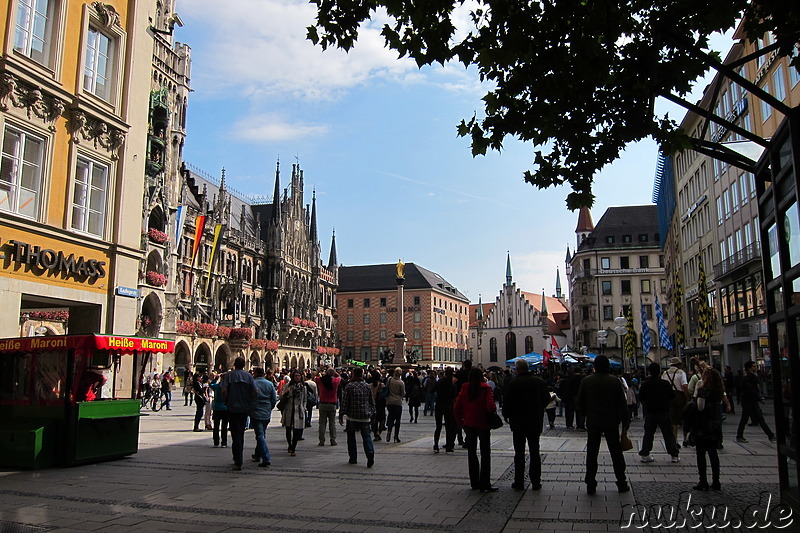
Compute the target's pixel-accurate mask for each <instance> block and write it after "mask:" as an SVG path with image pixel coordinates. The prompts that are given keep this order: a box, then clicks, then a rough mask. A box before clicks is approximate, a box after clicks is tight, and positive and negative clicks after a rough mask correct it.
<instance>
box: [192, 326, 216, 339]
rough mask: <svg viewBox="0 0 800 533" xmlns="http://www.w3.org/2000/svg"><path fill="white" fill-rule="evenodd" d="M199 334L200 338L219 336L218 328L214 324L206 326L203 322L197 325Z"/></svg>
mask: <svg viewBox="0 0 800 533" xmlns="http://www.w3.org/2000/svg"><path fill="white" fill-rule="evenodd" d="M196 331H197V334H198V335H199V336H200V337H209V338H210V337H213V336H214V335H216V334H217V326H215V325H214V324H205V323H203V322H201V323H199V324H197V330H196Z"/></svg>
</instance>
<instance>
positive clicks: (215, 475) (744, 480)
mask: <svg viewBox="0 0 800 533" xmlns="http://www.w3.org/2000/svg"><path fill="white" fill-rule="evenodd" d="M193 416H194V408H193V407H184V406H183V405H181V404H176V405H175V407H174V408H173V410H172V411H160V412H158V413H148V414H147V416H144V417H142V423H141V431H140V446H139V453H138V454H136V455H133V456H131V457H129V458H126V459H123V460H117V461H108V462H104V463H98V464H93V465H86V466H79V467H74V468H54V469H48V470H40V471H8V470H6V471H0V533H11V532H20V533H35V532H40V531H48V532H49V531H125V532H129V531H131V532H136V531H143V532H144V531H146V532H148V533H153V532H160V531H191V532H193V533H197V532H200V531H202V532H203V533H211V532H218V531H219V532H223V531H224V532H237V531H241V532H245V531H258V530H267V529H268V530H270V531H275V532H287V533H291V532H307V531H348V532H362V531H369V532H370V533H373V532H376V533H382V532H386V533H391V532H399V531H412V532H440V531H442V532H447V531H454V532H462V531H464V532H471V531H475V532H477V531H481V532H486V533H500V532H509V533H510V532H522V531H537V532H543V533H555V532H566V531H586V532H589V531H625V530H626V529H627V530H634V531H679V530H682V531H687V529H676V528H668V527H665V526H664V525H660V524H659V525H658V527H651V525H648V526H647V527H642V524H641V523H640V524H639V527H635V526H633V525H632V526H630V527H628V528H624V527H623V525H624V520H623V518H624V516H627V515H626V514H625V513H628V514H629V511H630V510H631V509H636V508H637V507H635V506H637V505H638V506H639V507H638V508H647V509H654V508H655V507H654V506H665V505H674V506H678V505H679V504H680V502H681V497H684V498H686V497H688V495H691V497H692V498H693V499H692V500H691V501H692V504H697V505H705V506H708V505H711V506H715V507H725V508H726V509H728V510H729V512H731V513H739V514H741V513H743V512H744V510H745V509H747V508H748V506H751V505H753V504H757V503H759V499H760V498H761V497H762V494H763V493H765V492H766V493H768V494H772V495H773V497H774V503H773V505H776V504H777V503H779V502H778V501H777V498H778V487H777V475H778V474H777V466H776V463H777V461H776V454H775V448H774V445H773V444H771V443H769V442H768V440H767V438H766V436H764V435H763V433H761V431H760V429H759V428H750V427H748V431H747V433H746V434H747V436H748V439H749V440H750V442H749V443H747V444H737V443H735V442H734V439H733V437H734V435H735V429H736V428H735V425H736V423H737V422H738V417H737V416H730V417H729V419H728V420H727V421H726V422H725V424H724V433H725V439H726V443H725V449H724V450H723V452H722V453H721V462H722V472H723V475H722V485H723V490H722V492H704V493H699V492H693V491H691V487H692V485H694V484H695V483H696V482H697V472H696V466H695V465H696V463H695V456H694V450H691V449H684V450H682V454H681V458H682V462H681V463H678V464H673V463H671V462H670V458H669V455H667V453H666V450H665V448H664V444H663V442H661V440H660V439H658V438H657V440H656V445H655V450H654V452H653V455H654V457H655V458H656V461H655V462H654V463H650V464H643V463H641V462H640V461H639V456H638V455H637V454H636V450H638V445H639V441H640V439H641V434H642V429H641V427H642V421H641V420H635V421H634V424H633V427H632V428H631V432H630V435H631V438H632V440H633V441H634V450H633V451H631V452H627V453H626V454H625V457H626V461H627V464H628V476H629V479H630V483H631V487H632V491H631V492H629V493H626V494H619V493H618V492H617V490H616V486H615V485H614V475H613V470H612V467H611V460H610V458H609V457H608V454H607V453H606V451H605V446H604V445H603V448H601V454H600V470H599V473H598V482H599V486H598V489H597V494H595V495H593V496H589V495H587V494H586V489H585V485H584V483H583V476H584V466H583V465H584V461H585V457H584V451H585V447H586V434H585V432H582V431H579V430H570V429H566V428H564V427H563V424H564V419H563V418H557V421H556V424H557V427H556V429H554V430H550V429H546V430H545V432H544V433H543V435H542V439H541V447H542V453H543V463H544V464H543V485H544V486H543V487H542V489H541V490H538V491H533V490H530V488H529V486H528V488H527V490H524V491H515V490H512V489H511V482H512V480H513V445H512V441H511V434H510V431H509V430H508V427H507V426H505V427H503V428H501V429H500V430H498V431H496V432H493V434H492V476H491V477H492V481H493V483H494V484H495V485H496V486H497V487H499V488H500V491H499V492H496V493H485V494H484V493H480V492H477V491H472V490H470V487H469V481H468V476H467V458H466V450H464V449H462V448H460V447H457V448H456V451H455V453H451V454H450V453H445V452H444V451H443V450H444V446H443V444H444V442H443V441H442V442H440V446H441V448H442V452H441V453H439V454H434V453H433V449H432V446H433V440H432V434H433V428H434V422H433V417H431V416H427V417H426V416H420V417H419V423H416V424H410V423H409V422H408V418H404V420H403V422H402V426H401V429H400V438H401V439H402V442H401V443H399V444H397V443H387V442H385V441H383V442H376V443H375V447H376V463H375V466H374V467H373V468H371V469H367V468H366V458H365V457H364V455H363V451H361V444H360V439H359V452H360V456H359V463H358V464H355V465H350V464H348V461H347V450H346V437H345V435H344V434H343V433H340V436H339V438H338V439H337V440H338V446H335V447H333V446H329V445H326V446H324V447H320V446H317V442H318V438H317V421H316V417H315V419H314V422H313V426H312V427H311V428H309V429H307V430H306V432H305V440H304V441H302V442H301V443H300V444H299V445H298V449H297V456H296V457H290V456H289V454H288V453H287V451H286V442H285V438H284V430H283V428H281V427H280V425H279V418H278V416H277V415H275V416H274V417H273V423H272V424H271V425H270V426H269V428H268V430H267V441H268V444H269V448H270V452H271V455H272V457H271V459H272V465H271V466H269V467H266V468H260V467H258V466H257V464H256V463H255V462H251V461H249V456H250V454H251V453H252V450H253V446H254V438H253V436H252V432H249V433H248V435H247V440H246V447H245V457H246V458H247V460H246V462H245V464H244V466H243V468H242V470H241V471H239V472H236V471H233V470H232V469H231V465H232V460H231V452H230V448H214V447H213V446H212V444H211V432H210V431H204V432H201V433H195V432H192V420H193ZM768 420H770V418H768ZM771 425H773V426H774V423H771ZM339 431H340V432H341V427H339ZM326 439H327V436H326ZM687 491H689V492H688V493H687ZM682 494H683V496H682ZM797 522H798V523H800V520H798V521H797ZM651 524H652V523H651ZM667 525H669V524H667ZM733 530H734V529H732V528H730V527H729V528H719V527H712V528H702V527H701V528H696V529H692V530H691V531H715V532H716V531H733ZM736 530H737V531H741V530H744V529H741V528H739V529H736ZM769 530H770V529H769V528H766V529H763V528H762V529H760V531H769ZM795 530H797V529H796V528H795V524H792V526H790V527H789V528H786V529H783V530H782V531H795Z"/></svg>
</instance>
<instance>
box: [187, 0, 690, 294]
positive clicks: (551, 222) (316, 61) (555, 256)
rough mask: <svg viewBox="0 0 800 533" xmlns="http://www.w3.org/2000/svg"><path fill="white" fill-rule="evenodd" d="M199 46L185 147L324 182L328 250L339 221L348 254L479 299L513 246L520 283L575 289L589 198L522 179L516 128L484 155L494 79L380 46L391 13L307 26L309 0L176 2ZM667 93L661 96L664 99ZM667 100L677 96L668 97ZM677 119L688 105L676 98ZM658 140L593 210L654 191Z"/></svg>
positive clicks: (258, 180)
mask: <svg viewBox="0 0 800 533" xmlns="http://www.w3.org/2000/svg"><path fill="white" fill-rule="evenodd" d="M176 7H177V10H178V12H179V13H180V15H181V17H182V19H183V21H184V22H185V27H183V28H177V30H176V40H178V41H181V42H185V43H186V44H188V45H189V46H190V47H191V48H192V88H193V90H194V92H193V93H192V95H191V96H190V102H189V111H188V117H187V129H188V138H187V144H186V147H185V149H184V159H185V160H186V161H187V162H189V163H191V164H193V165H195V166H196V167H199V168H200V169H202V170H204V171H205V172H208V173H210V174H212V175H214V176H219V175H220V169H221V168H223V167H224V168H225V169H226V181H227V182H228V183H229V184H230V186H231V187H233V188H234V189H236V190H238V191H240V192H241V193H243V194H261V195H271V194H272V187H273V185H274V176H275V165H276V162H277V161H278V160H279V159H280V162H281V169H282V180H281V183H282V185H283V186H286V185H287V184H288V181H289V177H290V171H291V165H292V164H293V163H295V162H297V161H299V163H300V166H301V168H302V169H303V170H304V175H305V187H306V199H305V200H306V203H310V202H311V194H312V189H313V190H316V195H317V211H318V222H319V232H320V239H321V241H322V249H323V259H324V260H325V261H327V258H328V253H329V250H330V237H331V232H332V231H333V230H334V229H335V231H336V244H337V252H338V258H339V261H340V263H342V264H344V265H363V264H376V263H393V262H396V261H397V260H398V259H399V258H402V259H403V261H405V262H406V263H408V262H414V263H417V264H419V265H421V266H423V267H425V268H428V269H430V270H433V271H435V272H438V273H439V274H441V275H442V276H443V277H444V278H446V279H447V280H448V281H450V282H451V283H453V284H454V285H455V286H456V287H458V289H459V290H461V291H462V292H463V293H464V294H466V295H467V296H468V297H469V298H470V300H471V301H472V302H473V303H475V302H477V301H478V295H479V294H480V295H482V298H483V301H484V302H487V301H493V300H494V298H495V297H496V295H497V294H498V292H499V291H500V289H501V287H502V284H503V282H504V281H505V265H506V253H507V252H510V253H511V261H512V268H513V274H514V279H515V281H516V282H517V285H518V286H519V287H521V288H522V289H523V290H526V291H530V292H541V291H542V289H544V290H545V291H546V292H547V294H548V295H550V294H553V293H554V291H555V277H556V268H557V267H558V268H559V269H560V272H561V283H562V286H563V287H564V290H565V291H566V287H567V283H566V279H565V276H564V258H565V255H566V248H567V245H569V246H570V249H571V250H574V242H575V233H574V231H575V226H576V223H577V212H570V211H568V210H567V209H566V207H565V202H564V200H565V198H566V196H567V194H568V193H569V190H568V189H567V188H565V187H559V188H554V189H549V190H539V189H536V188H534V187H532V186H531V185H528V184H526V183H525V182H524V181H523V180H522V174H523V172H524V171H525V170H527V169H528V168H530V167H529V164H530V162H531V160H532V158H533V147H531V146H528V145H523V144H521V143H518V142H515V141H512V140H508V141H507V143H506V147H505V150H504V151H503V152H502V153H499V154H498V153H496V152H493V153H490V154H489V155H487V156H485V157H483V156H479V157H477V158H473V157H472V155H471V151H470V146H469V140H468V139H465V138H459V137H457V136H456V125H457V124H458V123H459V121H460V120H461V119H462V118H467V119H468V118H469V117H471V116H472V115H473V113H475V112H479V113H480V111H481V109H482V106H481V100H480V98H481V96H482V95H483V94H484V92H485V88H482V87H481V85H480V83H479V81H478V79H477V76H476V75H475V73H474V72H472V71H468V70H465V69H464V68H463V67H461V66H460V65H449V66H446V67H438V68H433V67H431V68H426V69H423V70H422V71H420V70H419V69H417V67H416V65H415V64H414V63H413V62H411V61H409V60H398V59H397V58H396V55H395V54H394V53H393V52H392V51H390V50H386V49H385V48H384V47H383V40H382V38H381V37H380V36H379V35H378V30H377V29H375V28H380V26H381V23H380V21H378V22H377V23H376V24H375V25H374V27H372V28H367V29H365V31H363V32H362V36H361V38H360V40H359V42H358V44H357V45H356V47H355V49H354V50H353V51H351V52H350V54H345V53H343V52H340V51H338V50H329V51H326V52H323V51H322V50H321V49H319V48H317V47H314V46H312V44H311V43H310V42H308V41H306V40H305V33H306V29H305V28H306V26H308V25H310V24H312V23H313V19H314V14H315V12H314V8H313V6H312V5H310V4H309V3H307V2H305V1H303V0H282V1H281V0H237V1H236V2H228V3H226V4H225V7H224V9H221V8H220V4H219V2H217V1H215V0H180V2H178V5H177V6H176ZM659 105H663V103H660V104H659ZM662 109H667V108H666V107H663V108H662ZM671 113H672V114H673V115H674V118H676V119H677V120H679V119H680V118H681V117H682V116H683V113H682V112H681V111H680V110H677V111H672V112H671ZM656 154H657V147H656V145H655V143H653V142H651V141H642V142H640V143H637V144H635V145H631V146H629V147H628V148H627V149H626V151H625V153H624V154H623V157H622V158H621V159H620V160H618V161H617V162H615V163H614V164H612V165H610V166H609V167H607V168H606V169H604V170H603V171H602V172H601V173H600V174H599V175H598V176H596V178H595V185H594V192H595V195H596V197H597V199H596V202H595V206H594V207H593V208H592V216H593V218H594V220H595V222H597V220H599V218H600V217H601V215H602V213H603V212H604V211H605V209H606V208H607V207H609V206H615V205H638V204H646V203H650V202H651V197H652V189H653V177H654V172H655V166H656Z"/></svg>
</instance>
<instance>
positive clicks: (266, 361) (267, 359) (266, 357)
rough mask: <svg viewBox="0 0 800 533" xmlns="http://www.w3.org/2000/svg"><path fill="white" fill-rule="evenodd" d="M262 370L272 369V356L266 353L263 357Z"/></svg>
mask: <svg viewBox="0 0 800 533" xmlns="http://www.w3.org/2000/svg"><path fill="white" fill-rule="evenodd" d="M264 368H272V369H274V363H273V362H272V354H271V353H267V354H265V355H264Z"/></svg>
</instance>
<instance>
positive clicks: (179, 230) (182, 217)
mask: <svg viewBox="0 0 800 533" xmlns="http://www.w3.org/2000/svg"><path fill="white" fill-rule="evenodd" d="M185 221H186V206H185V205H179V206H178V211H177V212H176V213H175V250H176V251H178V250H179V249H180V247H181V235H183V224H184V222H185ZM184 255H185V254H184Z"/></svg>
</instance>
